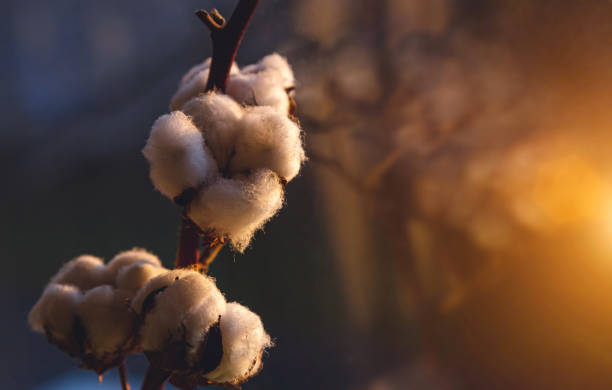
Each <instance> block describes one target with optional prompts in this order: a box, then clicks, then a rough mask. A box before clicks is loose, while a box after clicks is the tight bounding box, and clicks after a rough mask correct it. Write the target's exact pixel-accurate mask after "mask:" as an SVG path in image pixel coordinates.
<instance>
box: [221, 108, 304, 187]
mask: <svg viewBox="0 0 612 390" xmlns="http://www.w3.org/2000/svg"><path fill="white" fill-rule="evenodd" d="M305 160H306V155H305V153H304V149H303V148H302V138H301V131H300V128H299V127H298V126H297V125H296V124H295V123H294V122H293V121H291V120H290V119H289V118H287V116H285V115H281V114H279V113H278V112H276V111H275V110H274V109H272V108H270V107H252V108H250V109H249V110H247V112H246V114H245V115H244V116H243V117H242V119H241V121H240V123H239V126H238V136H237V137H236V146H235V155H234V157H233V158H232V159H231V161H230V171H231V172H245V171H247V172H248V171H250V170H255V169H258V168H268V169H270V170H272V171H274V172H276V174H277V175H279V176H280V177H281V178H283V179H284V180H285V181H287V182H288V181H291V180H292V179H293V178H294V177H295V176H296V175H297V174H298V172H299V171H300V167H301V165H302V162H304V161H305Z"/></svg>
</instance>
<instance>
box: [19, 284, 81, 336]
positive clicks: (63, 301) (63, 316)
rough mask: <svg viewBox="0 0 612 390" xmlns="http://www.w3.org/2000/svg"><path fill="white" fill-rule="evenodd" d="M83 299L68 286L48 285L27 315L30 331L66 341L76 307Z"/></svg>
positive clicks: (69, 333)
mask: <svg viewBox="0 0 612 390" xmlns="http://www.w3.org/2000/svg"><path fill="white" fill-rule="evenodd" d="M82 299H83V294H82V293H81V291H80V290H79V289H78V288H77V287H75V286H70V285H62V284H50V285H48V286H47V288H45V291H43V293H42V295H41V297H40V298H39V299H38V302H36V304H35V305H34V307H33V308H32V310H31V311H30V314H29V315H28V322H29V323H30V327H31V328H32V330H34V331H36V332H41V333H45V330H46V331H49V332H50V333H51V335H52V336H53V337H55V338H58V339H67V338H68V337H69V336H70V335H71V334H72V329H73V326H74V320H75V316H76V311H77V306H78V305H79V302H81V300H82Z"/></svg>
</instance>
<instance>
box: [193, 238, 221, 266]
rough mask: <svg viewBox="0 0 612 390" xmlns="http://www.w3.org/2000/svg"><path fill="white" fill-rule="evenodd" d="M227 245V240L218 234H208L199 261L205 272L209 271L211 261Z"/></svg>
mask: <svg viewBox="0 0 612 390" xmlns="http://www.w3.org/2000/svg"><path fill="white" fill-rule="evenodd" d="M224 245H225V240H224V239H223V238H219V237H217V236H216V235H207V236H205V237H204V243H203V245H202V254H201V255H200V259H199V263H200V264H201V268H200V269H201V270H202V272H203V273H207V272H208V267H209V266H210V263H212V262H213V260H214V259H215V257H217V254H218V253H219V251H220V250H221V248H223V246H224Z"/></svg>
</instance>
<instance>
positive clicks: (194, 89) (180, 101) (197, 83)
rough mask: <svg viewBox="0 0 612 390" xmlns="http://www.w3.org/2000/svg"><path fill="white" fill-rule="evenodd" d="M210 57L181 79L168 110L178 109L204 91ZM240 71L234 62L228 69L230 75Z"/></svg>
mask: <svg viewBox="0 0 612 390" xmlns="http://www.w3.org/2000/svg"><path fill="white" fill-rule="evenodd" d="M210 64H211V61H210V58H209V59H207V60H206V61H204V62H203V63H201V64H199V65H196V66H194V67H193V68H191V69H190V70H189V71H188V72H187V74H185V76H183V78H182V79H181V83H180V84H179V88H178V90H177V91H176V93H175V94H174V96H172V99H171V100H170V110H171V111H175V110H180V109H181V108H182V107H183V105H184V104H185V103H186V102H188V101H189V100H191V99H193V98H194V97H196V96H198V95H200V94H202V93H204V91H205V90H206V84H207V83H208V73H209V70H210ZM238 73H240V69H239V68H238V65H237V64H236V63H235V62H234V63H233V64H232V67H231V69H230V77H231V76H232V75H235V74H238Z"/></svg>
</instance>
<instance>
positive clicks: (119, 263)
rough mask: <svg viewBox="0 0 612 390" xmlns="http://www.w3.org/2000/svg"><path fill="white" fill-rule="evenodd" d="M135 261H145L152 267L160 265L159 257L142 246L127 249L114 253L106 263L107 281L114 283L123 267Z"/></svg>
mask: <svg viewBox="0 0 612 390" xmlns="http://www.w3.org/2000/svg"><path fill="white" fill-rule="evenodd" d="M136 263H147V264H150V265H152V266H154V267H161V265H162V264H161V261H160V260H159V257H157V256H155V255H154V254H153V253H151V252H149V251H147V250H146V249H142V248H134V249H130V250H128V251H123V252H120V253H118V254H116V255H115V257H113V258H112V259H111V260H110V261H109V262H108V263H107V264H106V272H107V274H108V278H109V279H108V281H109V283H111V284H114V283H115V281H116V278H117V276H118V275H119V273H120V272H121V271H122V270H123V268H125V267H129V266H131V265H132V264H136Z"/></svg>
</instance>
